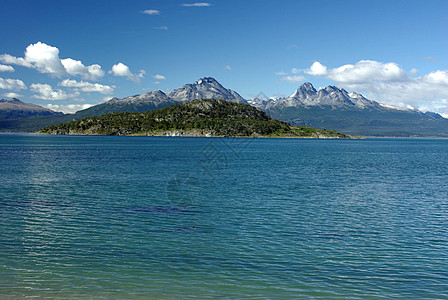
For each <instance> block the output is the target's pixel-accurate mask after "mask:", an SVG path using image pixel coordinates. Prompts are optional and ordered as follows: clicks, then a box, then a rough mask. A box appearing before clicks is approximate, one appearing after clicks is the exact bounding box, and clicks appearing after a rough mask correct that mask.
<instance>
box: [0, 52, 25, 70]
mask: <svg viewBox="0 0 448 300" xmlns="http://www.w3.org/2000/svg"><path fill="white" fill-rule="evenodd" d="M0 62H2V63H5V64H10V65H18V66H22V67H27V68H32V67H33V65H32V64H31V63H30V62H28V61H26V60H25V59H24V58H22V57H15V56H12V55H9V54H2V55H0Z"/></svg>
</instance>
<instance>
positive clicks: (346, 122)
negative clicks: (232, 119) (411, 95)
mask: <svg viewBox="0 0 448 300" xmlns="http://www.w3.org/2000/svg"><path fill="white" fill-rule="evenodd" d="M248 103H249V104H251V105H254V106H255V107H257V108H259V109H262V110H264V111H265V112H267V113H268V114H269V115H271V116H272V117H274V118H276V119H278V120H282V121H286V122H288V123H291V124H294V125H302V126H312V127H316V128H322V129H323V128H331V129H334V130H338V131H342V132H345V133H348V134H355V135H363V136H400V137H412V136H427V137H428V136H434V137H448V120H447V119H445V118H443V117H442V116H441V115H439V114H436V113H432V112H421V111H418V110H411V109H405V108H400V107H394V106H389V105H384V104H380V103H378V102H376V101H371V100H368V99H366V98H365V97H364V96H362V95H361V94H357V93H354V92H352V93H348V92H347V91H346V90H344V89H340V88H337V87H335V86H327V87H325V88H322V89H319V90H316V89H315V88H314V87H313V85H312V84H311V83H309V82H307V83H304V84H302V85H301V86H300V87H299V88H298V89H297V90H296V91H295V92H294V93H293V94H292V95H291V96H289V97H285V98H279V99H264V100H260V99H253V100H248Z"/></svg>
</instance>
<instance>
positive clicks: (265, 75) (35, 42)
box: [0, 0, 448, 116]
mask: <svg viewBox="0 0 448 300" xmlns="http://www.w3.org/2000/svg"><path fill="white" fill-rule="evenodd" d="M200 1H201V2H195V1H182V0H181V1H177V0H165V1H151V0H146V1H137V0H136V1H132V0H129V1H114V0H89V1H83V0H77V1H71V0H58V1H43V0H42V1H41V0H29V1H22V0H14V1H10V0H2V1H1V2H0V8H1V11H2V13H1V16H2V17H1V18H0V26H1V28H2V30H1V32H0V37H1V43H0V97H2V98H10V97H12V96H16V97H18V98H20V99H22V100H23V101H25V102H32V103H36V104H39V105H42V106H46V107H50V108H54V109H56V110H63V111H66V112H67V111H75V110H77V109H80V108H84V107H88V106H89V105H93V104H98V103H101V102H104V101H106V99H109V98H111V97H118V98H121V97H126V96H129V95H135V94H141V93H144V92H146V91H150V90H157V89H161V90H163V91H170V90H172V89H175V88H178V87H181V86H182V85H184V84H185V83H192V82H194V81H196V80H197V79H199V78H200V77H205V76H212V77H214V78H216V79H217V80H218V81H219V82H221V83H222V84H223V85H224V86H225V87H227V88H230V89H233V90H235V91H237V92H239V93H240V94H241V95H242V96H243V97H245V98H251V97H254V96H255V95H257V94H258V93H260V92H264V94H266V95H268V96H281V95H289V94H292V93H293V92H294V90H296V89H297V88H298V87H299V86H300V84H301V83H303V82H305V81H309V82H311V83H313V85H314V86H315V87H317V88H318V87H322V86H326V85H329V84H332V85H336V86H338V87H343V88H345V89H347V90H348V91H356V92H359V93H362V94H364V95H365V96H367V97H368V98H369V99H372V100H377V101H379V102H381V103H385V104H390V105H399V106H408V107H413V108H419V109H422V110H432V111H438V112H440V113H443V114H446V115H447V116H448V71H447V70H448V13H447V12H448V1H446V0H441V1H433V0H428V1H409V0H408V1H400V0H392V1H391V0H389V1H381V0H375V1H369V0H358V1H263V0H261V1H251V0H245V1H232V0H226V1H224V0H213V1H206V0H200ZM202 1H204V2H202Z"/></svg>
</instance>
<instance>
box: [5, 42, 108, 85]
mask: <svg viewBox="0 0 448 300" xmlns="http://www.w3.org/2000/svg"><path fill="white" fill-rule="evenodd" d="M0 62H3V63H5V64H14V65H19V66H24V67H27V68H34V69H37V71H38V72H40V73H45V74H50V75H54V76H57V77H61V76H66V75H73V76H74V75H78V76H81V77H82V78H83V79H90V80H95V79H97V78H99V77H103V76H104V71H103V70H101V66H100V65H98V64H93V65H91V66H87V67H86V66H85V65H84V64H83V63H82V62H81V61H78V60H74V59H71V58H65V59H61V58H59V49H58V48H56V47H53V46H50V45H47V44H45V43H42V42H37V43H35V44H30V45H29V46H28V47H26V50H25V57H24V58H22V57H14V56H12V55H9V54H2V55H0Z"/></svg>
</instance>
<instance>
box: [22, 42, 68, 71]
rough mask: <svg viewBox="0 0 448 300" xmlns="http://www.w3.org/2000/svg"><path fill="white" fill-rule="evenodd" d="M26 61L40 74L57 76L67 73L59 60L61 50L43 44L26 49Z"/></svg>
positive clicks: (38, 43)
mask: <svg viewBox="0 0 448 300" xmlns="http://www.w3.org/2000/svg"><path fill="white" fill-rule="evenodd" d="M25 60H26V61H28V62H30V63H31V64H32V65H33V66H34V67H35V68H36V69H37V70H38V71H39V72H40V73H48V74H54V75H57V76H62V75H65V74H66V73H67V72H66V70H65V68H64V65H62V62H61V59H60V58H59V49H58V48H56V47H53V46H49V45H47V44H44V43H41V42H37V43H36V44H31V45H29V46H28V47H26V50H25Z"/></svg>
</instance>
